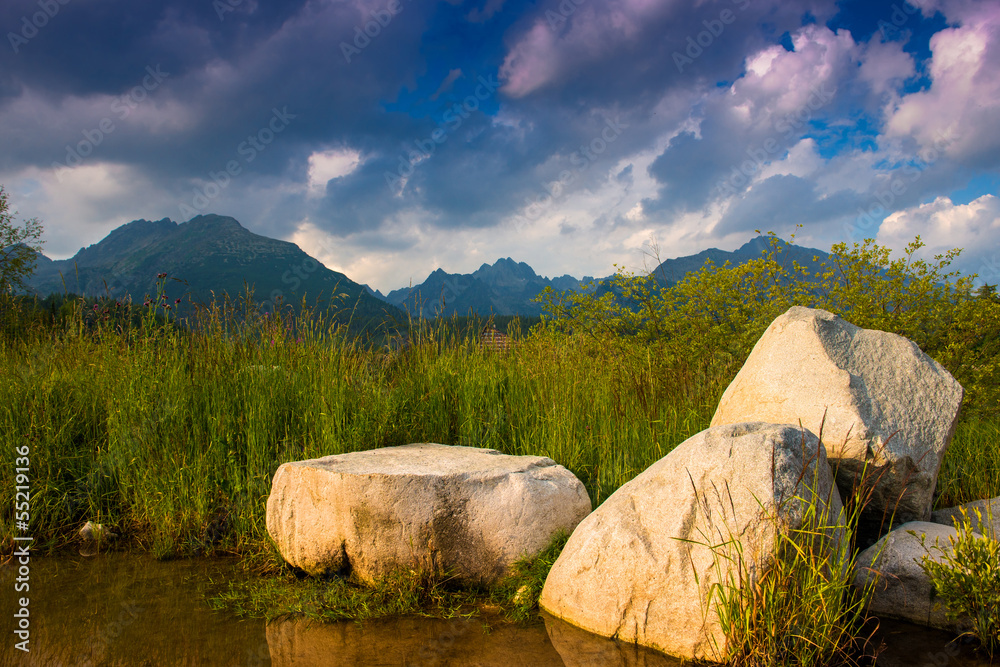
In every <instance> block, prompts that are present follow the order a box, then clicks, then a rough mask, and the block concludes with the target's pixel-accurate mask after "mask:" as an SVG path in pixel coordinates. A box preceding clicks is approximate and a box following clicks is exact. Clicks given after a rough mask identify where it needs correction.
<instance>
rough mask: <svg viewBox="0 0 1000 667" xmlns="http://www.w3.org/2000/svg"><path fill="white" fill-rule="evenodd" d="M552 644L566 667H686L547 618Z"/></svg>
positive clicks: (646, 650)
mask: <svg viewBox="0 0 1000 667" xmlns="http://www.w3.org/2000/svg"><path fill="white" fill-rule="evenodd" d="M543 617H544V618H545V629H546V631H548V635H549V640H550V641H551V642H552V645H553V646H554V647H555V649H556V651H558V652H559V655H560V656H561V657H562V663H561V664H563V665H565V666H566V667H677V666H678V665H681V664H683V663H682V662H681V661H680V660H678V659H677V658H670V657H668V656H665V655H663V654H662V653H657V652H655V651H650V650H649V649H646V648H643V647H641V646H638V645H636V644H623V643H621V642H616V641H612V640H610V639H606V638H604V637H599V636H597V635H594V634H591V633H589V632H587V631H585V630H581V629H579V628H577V627H575V626H572V625H570V624H569V623H566V622H565V621H561V620H559V619H557V618H555V617H553V616H549V615H548V614H545V615H544V616H543Z"/></svg>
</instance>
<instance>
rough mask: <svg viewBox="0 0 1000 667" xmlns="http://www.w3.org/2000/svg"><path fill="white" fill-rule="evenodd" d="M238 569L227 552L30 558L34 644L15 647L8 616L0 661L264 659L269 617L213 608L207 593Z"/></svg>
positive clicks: (1, 571) (2, 579)
mask: <svg viewBox="0 0 1000 667" xmlns="http://www.w3.org/2000/svg"><path fill="white" fill-rule="evenodd" d="M15 572H16V568H15V567H12V566H11V564H10V563H9V562H8V564H6V565H5V566H3V567H0V586H2V587H3V589H4V590H6V591H13V590H14V578H15ZM240 575H241V572H240V570H239V569H238V568H237V567H236V566H235V564H234V562H233V561H232V560H229V559H195V560H177V561H170V562H159V561H156V560H155V559H153V558H151V557H150V556H148V555H141V556H140V555H130V554H120V553H111V554H103V553H102V554H98V555H96V556H94V557H93V558H79V557H71V558H43V557H40V556H33V557H32V560H31V573H30V581H29V585H30V590H29V591H28V592H27V593H24V594H18V595H24V597H28V598H29V599H30V606H29V610H30V619H31V625H30V629H31V638H30V643H29V648H30V652H29V653H26V654H25V653H23V652H21V651H19V650H16V649H14V648H13V646H12V645H13V639H11V638H13V637H14V634H13V628H12V627H11V622H12V620H13V619H12V617H11V614H4V618H3V619H0V633H2V634H3V636H4V637H5V638H8V639H6V640H5V641H7V644H6V645H5V646H3V647H2V648H0V665H19V666H20V665H45V666H46V667H49V666H51V667H63V666H66V667H78V666H91V665H93V666H97V665H101V666H104V665H129V666H132V665H156V666H159V665H220V666H225V665H261V666H263V665H267V664H268V663H269V661H270V660H269V657H268V648H267V642H266V640H265V636H264V621H240V620H238V619H235V618H233V617H232V616H231V615H228V614H220V613H216V612H214V611H212V609H210V608H209V607H208V605H207V603H206V602H205V599H204V590H205V584H206V583H207V582H208V581H209V579H210V578H211V579H214V580H215V581H225V580H227V579H228V578H232V577H234V576H240ZM10 595H13V593H10ZM10 595H8V599H9V597H10ZM7 608H9V607H7Z"/></svg>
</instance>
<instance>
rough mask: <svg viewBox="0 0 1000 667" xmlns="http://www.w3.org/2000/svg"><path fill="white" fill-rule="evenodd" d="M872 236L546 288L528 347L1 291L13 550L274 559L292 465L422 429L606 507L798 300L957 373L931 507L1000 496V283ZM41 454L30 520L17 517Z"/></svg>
mask: <svg viewBox="0 0 1000 667" xmlns="http://www.w3.org/2000/svg"><path fill="white" fill-rule="evenodd" d="M867 248H868V246H867V244H866V246H864V247H861V248H859V247H858V246H855V248H854V249H848V248H840V249H839V250H838V249H837V248H836V247H835V251H837V252H836V253H835V255H834V258H835V262H841V263H840V264H839V265H838V266H835V267H833V268H832V269H831V270H830V271H829V273H828V274H825V275H819V274H817V275H816V276H813V277H807V278H808V279H804V278H802V277H801V276H798V275H797V274H796V272H797V271H798V268H797V267H785V266H783V265H782V264H781V262H780V248H778V249H776V250H775V251H774V252H773V253H772V254H771V255H770V256H768V257H764V258H762V260H761V261H760V263H759V264H754V263H751V265H749V266H747V265H744V266H741V267H728V266H726V267H706V268H705V269H703V270H702V271H701V272H698V273H697V274H692V275H690V276H689V277H688V278H687V279H685V280H683V281H681V282H680V283H678V284H677V285H675V286H672V287H670V288H666V289H663V288H659V287H656V286H654V285H652V284H651V278H650V277H636V276H630V275H627V274H620V275H619V276H618V278H617V279H616V284H615V286H614V289H613V290H611V291H609V292H607V293H606V294H603V295H602V296H593V295H588V294H576V295H566V294H563V295H560V294H552V293H550V294H547V295H544V300H545V302H546V308H547V312H548V315H547V316H546V317H545V318H543V321H542V322H541V324H539V325H537V326H535V327H533V328H532V329H531V330H530V331H528V332H527V333H525V332H524V328H523V327H522V326H520V324H519V323H517V322H511V323H510V326H509V327H508V330H509V332H510V334H511V337H512V339H513V341H514V344H513V345H512V347H511V349H510V350H508V351H502V352H501V351H490V350H481V349H480V348H479V344H478V339H477V336H476V333H477V330H478V328H479V327H478V325H477V324H476V323H471V324H470V323H468V322H466V323H465V324H464V325H462V326H459V325H458V324H456V321H451V322H448V321H436V322H426V321H415V322H409V323H406V328H407V336H406V339H407V341H406V342H405V343H404V344H399V341H398V340H396V341H389V342H388V343H387V344H383V343H385V342H386V341H374V342H373V340H371V339H369V340H360V339H358V338H356V337H352V336H350V335H349V334H348V333H347V330H348V328H347V327H346V326H345V325H343V324H342V323H340V324H337V323H335V322H336V320H333V319H329V318H325V317H322V316H320V315H318V314H314V313H310V312H309V311H308V309H304V310H302V311H298V312H297V314H293V312H292V311H291V310H287V311H280V312H279V313H278V314H267V313H261V312H259V311H257V310H256V309H255V307H254V306H253V304H252V302H250V301H243V302H236V303H233V302H228V301H227V302H223V303H217V304H212V305H210V306H208V307H205V308H201V309H199V310H198V312H197V314H196V315H195V316H194V317H193V318H192V320H191V321H189V322H188V323H187V326H177V325H176V324H175V323H174V321H173V320H172V319H171V318H172V313H171V310H170V309H169V308H168V305H169V304H166V303H165V302H163V303H160V302H159V300H158V299H156V298H153V299H151V300H149V305H144V306H142V307H138V306H133V305H131V304H127V303H116V302H114V301H111V300H99V301H97V302H94V301H93V300H82V299H78V300H68V301H66V302H65V303H64V304H63V305H62V307H61V308H60V309H59V310H58V312H54V311H48V310H45V309H38V308H37V307H35V306H34V305H33V302H32V301H30V300H28V299H12V298H10V297H4V298H2V300H0V368H2V375H3V378H4V381H3V382H2V383H0V438H2V440H3V442H4V443H5V445H6V446H5V447H4V448H3V449H2V464H3V467H4V469H5V470H7V471H8V473H7V474H4V475H2V476H0V479H2V487H0V489H2V491H0V493H2V497H3V504H2V509H0V517H2V519H3V521H2V524H0V541H2V542H3V545H4V548H7V549H9V548H11V546H12V545H13V544H14V542H13V538H14V537H15V536H16V535H21V534H30V535H31V536H33V537H34V539H35V542H34V549H35V550H36V551H49V552H59V551H60V550H61V549H64V548H69V547H72V546H73V545H74V544H75V540H76V532H77V531H78V530H79V528H80V527H81V526H82V525H83V523H84V522H85V521H88V520H92V521H95V522H98V523H102V524H105V525H106V526H109V527H110V528H111V530H113V532H114V533H116V534H117V535H118V536H119V537H118V539H117V540H116V542H115V544H116V545H118V546H129V547H132V548H137V549H140V550H144V551H148V552H151V553H152V554H154V555H155V556H157V557H159V558H170V557H178V556H190V555H204V554H235V555H239V556H241V557H242V558H243V559H244V562H245V563H246V564H247V565H248V566H252V567H254V568H255V569H261V570H265V571H266V570H270V571H271V572H276V571H277V564H278V563H279V559H277V558H276V557H275V551H274V548H273V546H272V545H271V543H270V540H269V538H268V536H267V531H266V528H265V502H266V499H267V496H268V494H269V491H270V484H271V478H272V476H273V474H274V472H275V470H276V469H277V467H278V466H279V465H280V464H281V463H283V462H285V461H289V460H296V459H306V458H315V457H319V456H325V455H329V454H340V453H345V452H352V451H358V450H363V449H371V448H376V447H386V446H393V445H401V444H405V443H412V442H438V443H444V444H449V445H465V446H474V447H490V448H494V449H497V450H500V451H502V452H505V453H508V454H531V455H543V456H548V457H550V458H552V459H554V460H555V461H556V462H558V463H560V464H562V465H564V466H565V467H567V468H568V469H569V470H571V471H572V472H573V473H574V474H576V475H577V476H578V477H579V478H580V479H581V481H582V482H583V483H584V485H585V486H586V488H587V490H588V492H589V494H590V497H591V499H592V501H593V504H594V506H595V507H596V506H597V505H599V504H600V503H601V502H603V501H604V500H605V499H606V498H607V497H608V496H609V495H610V494H611V493H613V492H614V491H615V490H616V489H617V488H618V487H619V486H621V485H622V484H624V483H625V482H627V481H629V480H630V479H632V478H633V477H634V476H636V475H637V474H638V473H639V472H641V471H642V470H644V469H645V468H647V467H648V466H649V465H651V464H652V463H654V462H655V461H657V460H658V459H660V458H661V457H663V456H664V455H665V454H667V453H668V452H669V451H670V450H671V449H672V448H673V447H675V446H676V445H678V444H679V443H681V442H682V441H683V440H685V439H686V438H688V437H689V436H691V435H693V434H695V433H697V432H698V431H701V430H703V429H705V428H707V427H708V425H709V422H710V420H711V417H712V415H713V413H714V411H715V406H716V404H717V402H718V400H719V398H720V396H721V394H722V392H723V391H724V390H725V388H726V386H727V385H728V384H729V382H730V381H731V380H732V379H733V377H734V376H735V374H736V373H737V371H738V370H739V368H740V367H741V365H742V363H743V361H744V360H745V359H746V356H747V355H748V354H749V352H750V349H751V348H752V346H753V344H754V342H755V341H756V340H757V338H758V337H759V336H760V334H761V333H763V330H764V328H766V326H767V324H768V323H770V321H771V320H772V319H773V318H774V317H776V316H777V315H778V314H780V313H781V312H784V310H785V309H787V307H789V306H790V305H793V304H796V303H798V304H801V305H809V306H819V307H825V308H827V309H829V310H833V311H834V312H838V313H840V314H843V315H844V316H845V317H847V318H848V319H849V320H850V321H852V322H854V323H856V324H858V325H860V326H865V327H867V328H881V329H885V330H890V331H896V332H897V333H901V334H903V335H907V336H908V337H910V338H911V339H913V340H915V341H917V342H918V344H920V345H921V347H922V348H923V349H925V350H926V351H927V352H928V353H929V354H931V356H933V357H934V358H936V359H937V360H938V361H940V362H941V363H942V364H943V365H944V366H945V367H946V368H947V369H948V370H949V371H950V372H952V374H954V375H955V376H956V378H958V379H959V380H960V381H961V382H962V383H963V385H964V386H965V387H966V390H967V394H966V404H965V406H964V407H963V412H962V414H961V417H960V421H959V424H958V427H957V431H956V433H955V437H954V440H953V442H952V444H951V447H950V449H949V450H948V452H947V455H946V457H945V460H944V463H943V466H942V468H941V475H940V479H939V484H938V490H939V497H938V498H937V500H936V506H938V507H947V506H951V505H954V504H958V503H962V502H966V501H970V500H975V499H979V498H986V497H993V496H997V495H1000V407H998V406H1000V404H998V403H997V396H998V388H1000V380H998V375H1000V374H998V373H997V368H998V365H997V364H998V361H997V350H996V349H995V348H996V346H997V340H998V338H1000V335H998V333H1000V299H997V298H996V295H995V293H994V292H991V291H990V290H988V289H980V290H979V291H978V293H976V292H974V291H973V290H972V289H971V283H969V282H968V281H966V282H962V280H963V279H958V280H957V281H952V282H949V280H948V279H949V277H950V274H949V275H944V276H942V275H941V273H940V271H939V269H940V268H941V267H942V266H943V264H942V265H939V266H938V267H936V268H935V267H933V266H932V267H930V269H928V266H927V265H926V264H921V263H919V262H913V261H911V262H910V263H909V264H907V265H906V266H904V267H902V269H900V267H899V266H898V265H895V264H893V263H891V262H889V261H888V259H887V255H886V256H885V257H880V256H878V255H877V254H876V255H872V254H871V253H870V252H868V254H866V252H867V251H866V249H867ZM893 271H896V272H895V273H893ZM942 285H943V287H941V286H942ZM331 322H334V323H331ZM388 338H389V337H388V336H386V340H387V341H388ZM25 447H26V448H27V452H28V454H27V458H29V459H30V466H29V468H30V472H29V475H28V477H29V479H28V480H27V484H28V485H29V486H30V496H31V501H30V525H29V530H28V531H27V532H26V533H24V532H22V531H20V530H18V529H17V528H16V524H15V512H14V509H15V505H14V496H15V479H16V476H15V474H14V469H15V467H17V466H18V465H20V464H16V460H17V459H18V458H19V457H23V456H24V454H23V452H24V451H25V449H24V448H25ZM24 481H25V480H24V479H23V478H22V479H21V480H19V481H17V484H22V483H23V482H24ZM553 549H555V550H554V551H553V552H552V553H549V554H547V555H546V556H545V558H544V559H542V560H539V561H538V562H537V563H525V564H524V565H523V570H524V572H525V573H530V574H525V578H523V579H520V580H518V581H514V582H507V583H505V584H504V587H506V588H509V589H510V590H512V591H514V592H515V593H516V592H517V591H519V590H521V589H522V587H523V586H524V585H527V586H528V587H529V588H530V589H531V591H532V596H533V597H532V598H531V599H530V601H529V604H527V605H525V604H523V599H522V600H521V601H520V603H519V605H515V607H516V608H514V609H510V608H508V611H510V612H511V613H512V614H513V617H517V618H524V617H525V616H526V615H527V614H528V613H529V610H530V608H531V607H532V605H533V604H534V600H537V594H538V590H536V589H539V590H540V587H541V582H542V581H544V575H545V572H546V571H547V568H548V567H549V566H550V565H551V562H552V560H553V559H554V558H555V555H556V554H557V553H558V546H554V547H553ZM282 576H284V577H285V578H286V579H287V578H288V577H289V576H290V575H288V574H287V573H286V574H285V575H282ZM404 579H405V577H404ZM290 581H291V579H288V581H286V582H285V583H288V582H290ZM439 584H440V582H422V581H420V580H419V579H414V580H409V579H405V580H400V581H395V582H388V585H387V586H388V587H387V588H383V590H381V591H377V592H376V593H374V594H373V595H375V598H378V599H375V598H372V597H365V595H366V594H363V593H359V592H358V590H357V588H352V587H350V586H344V585H343V584H342V583H339V584H336V585H332V584H329V582H327V584H324V583H322V582H320V583H317V582H310V583H301V585H299V586H298V587H297V588H289V587H288V586H286V585H283V584H281V583H280V582H278V581H277V580H272V581H270V582H268V583H265V584H263V585H255V586H253V587H252V588H253V590H249V589H244V590H242V591H240V590H231V591H229V592H228V593H223V594H222V595H221V597H220V598H218V602H219V604H220V605H222V606H228V607H229V608H232V609H236V610H238V611H242V612H244V613H250V614H254V615H270V614H273V613H274V612H275V610H276V609H278V610H292V611H294V610H300V611H301V610H303V609H312V610H314V611H315V610H319V611H320V613H319V614H318V615H321V616H322V615H324V614H323V613H322V612H323V611H327V612H329V613H327V614H326V616H327V617H330V618H336V617H342V616H344V615H346V616H349V617H355V618H360V617H364V616H366V615H370V614H371V609H370V607H371V605H382V607H383V608H384V609H385V610H386V613H403V612H407V613H410V612H414V611H420V610H421V609H422V608H425V607H427V606H428V605H430V606H434V605H436V606H437V608H438V610H439V613H444V614H452V613H458V610H460V609H461V608H462V606H463V605H464V604H466V603H467V602H468V601H469V598H467V597H463V596H464V595H465V594H464V593H456V592H455V591H450V590H447V587H444V588H441V587H440V586H439ZM331 586H332V587H331ZM338 586H339V588H338ZM501 588H503V587H501ZM337 591H340V592H337ZM387 591H388V592H390V593H391V591H397V593H398V594H387ZM508 592H509V591H508ZM331 595H332V596H333V597H334V598H337V599H333V600H327V598H325V597H323V596H327V597H329V596H331ZM359 595H360V597H359ZM456 595H457V596H458V597H455V596H456ZM489 595H494V597H495V592H494V593H493V594H489ZM838 595H839V594H838ZM379 596H381V597H379ZM487 597H488V596H487ZM501 597H503V596H502V595H501ZM515 597H517V596H515ZM521 597H522V598H523V596H521ZM381 598H385V599H384V600H381V602H379V600H380V599H381ZM404 598H405V599H404ZM320 599H322V600H325V601H321V602H317V600H320ZM401 600H402V601H401ZM310 601H311V602H310ZM508 607H509V605H508ZM345 610H346V611H345ZM824 631H825V630H824ZM751 643H752V642H751Z"/></svg>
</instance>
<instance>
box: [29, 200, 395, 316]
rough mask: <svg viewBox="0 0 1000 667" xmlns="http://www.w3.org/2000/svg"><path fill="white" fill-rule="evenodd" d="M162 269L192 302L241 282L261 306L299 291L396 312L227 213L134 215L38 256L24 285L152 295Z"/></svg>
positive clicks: (294, 299) (363, 310) (363, 311)
mask: <svg viewBox="0 0 1000 667" xmlns="http://www.w3.org/2000/svg"><path fill="white" fill-rule="evenodd" d="M160 273H166V274H168V275H169V276H171V277H174V278H179V279H181V280H184V281H186V282H187V287H184V286H182V285H180V284H178V283H175V282H169V283H168V285H167V293H168V295H169V296H170V297H171V298H175V297H180V296H182V294H186V295H187V296H189V297H190V298H191V299H192V300H194V301H196V302H199V301H200V302H207V301H210V300H212V298H213V293H214V295H215V296H216V297H220V298H221V297H222V295H223V294H228V295H229V296H230V297H237V296H240V295H242V294H243V293H244V292H245V285H250V286H252V287H253V291H254V292H253V293H254V300H255V301H257V302H259V303H264V304H265V307H266V306H267V305H269V304H270V303H271V302H272V301H273V300H275V299H276V298H277V297H279V296H280V297H281V298H282V299H283V300H284V302H285V303H292V304H293V305H297V304H298V302H299V301H300V300H301V299H302V297H303V296H305V297H306V298H307V301H308V303H310V304H312V303H315V302H316V300H317V299H319V300H320V304H321V305H322V306H325V305H326V304H328V303H329V302H330V297H331V296H332V295H334V294H338V295H343V296H341V297H340V298H339V299H338V300H337V301H336V305H337V306H338V307H340V308H343V309H347V310H351V309H356V310H355V312H356V314H357V315H361V316H366V317H369V316H370V317H374V316H377V315H382V316H384V315H385V314H386V311H389V313H390V314H392V315H396V316H401V313H399V311H397V310H396V309H395V308H392V307H390V306H388V305H387V304H386V303H385V302H383V301H381V300H379V299H377V298H376V297H374V296H372V295H371V294H370V293H369V291H368V290H366V289H365V288H364V287H363V286H361V285H359V284H357V283H355V282H354V281H352V280H350V279H349V278H348V277H347V276H345V275H344V274H342V273H338V272H336V271H331V270H330V269H327V268H326V267H324V266H323V265H322V264H320V263H319V262H318V261H316V260H315V259H313V258H312V257H310V256H309V255H307V254H306V253H304V252H303V251H302V250H301V249H300V248H299V247H298V246H297V245H295V244H294V243H288V242H286V241H278V240H275V239H270V238H267V237H265V236H260V235H258V234H254V233H252V232H250V231H248V230H247V229H245V228H244V227H242V226H241V225H240V223H239V222H237V221H236V220H235V219H233V218H230V217H225V216H219V215H200V216H197V217H195V218H192V219H191V220H190V221H188V222H185V223H181V224H178V223H176V222H173V221H171V220H169V219H166V218H165V219H163V220H158V221H156V222H151V221H149V220H136V221H134V222H130V223H128V224H126V225H122V226H121V227H119V228H117V229H115V230H114V231H112V232H111V233H110V234H108V235H107V236H106V237H105V238H104V239H103V240H101V241H100V242H99V243H96V244H94V245H92V246H90V247H87V248H82V249H81V250H80V251H79V252H78V253H77V254H76V255H75V256H74V257H72V258H71V259H67V260H58V261H53V260H50V259H48V258H47V257H44V256H40V257H39V261H38V264H37V267H36V270H35V274H34V275H33V276H32V278H31V280H30V281H29V282H28V287H29V289H30V290H31V291H33V292H36V293H39V294H42V295H47V294H50V293H53V292H58V293H62V292H70V293H75V294H82V295H85V296H102V295H105V294H110V295H111V296H113V297H115V298H123V297H124V296H126V295H129V296H131V298H132V300H133V301H140V302H141V301H142V300H143V298H144V297H145V295H155V293H156V276H157V274H160Z"/></svg>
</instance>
